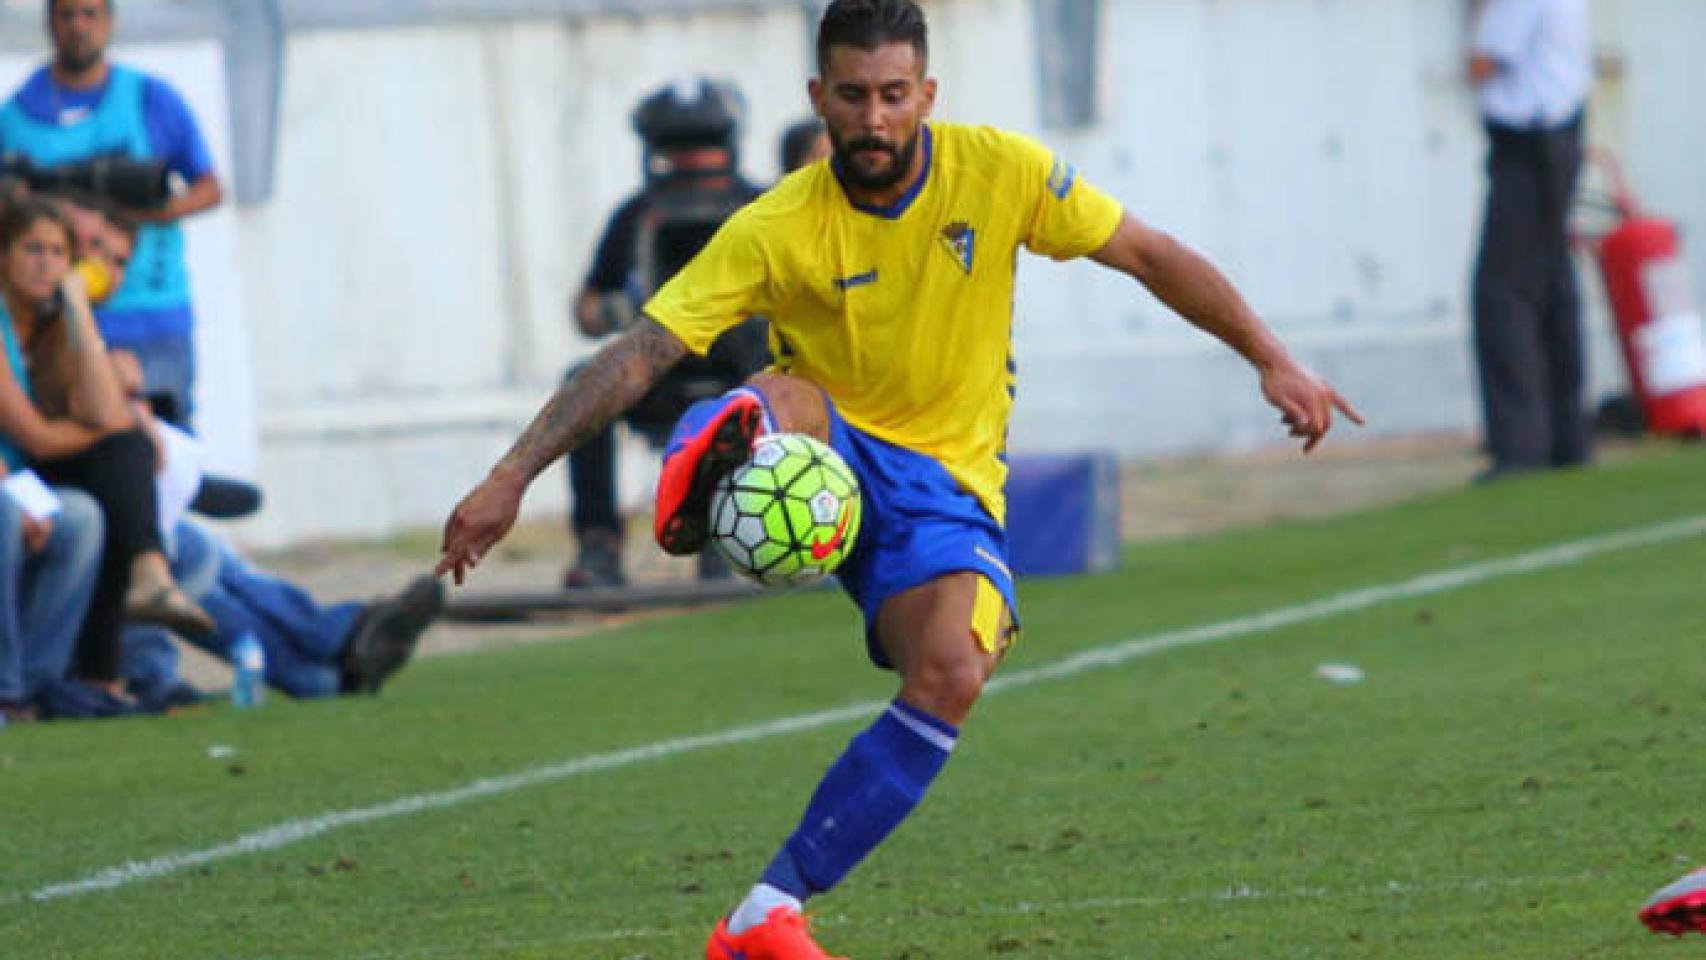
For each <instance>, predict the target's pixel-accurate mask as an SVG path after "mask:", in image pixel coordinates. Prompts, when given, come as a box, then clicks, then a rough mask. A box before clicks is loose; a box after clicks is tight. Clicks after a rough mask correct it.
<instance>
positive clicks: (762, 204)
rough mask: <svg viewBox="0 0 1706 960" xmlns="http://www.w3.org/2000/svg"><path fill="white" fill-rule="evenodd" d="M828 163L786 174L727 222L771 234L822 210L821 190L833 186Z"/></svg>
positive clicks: (821, 162) (813, 165) (808, 166)
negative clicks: (770, 232)
mask: <svg viewBox="0 0 1706 960" xmlns="http://www.w3.org/2000/svg"><path fill="white" fill-rule="evenodd" d="M834 180H835V174H833V173H831V172H830V169H829V163H828V162H827V161H818V162H817V163H813V164H809V165H807V166H804V167H801V168H800V169H798V170H795V171H794V172H793V173H790V174H788V175H787V176H785V177H783V178H782V179H781V180H778V181H776V183H774V184H772V185H771V187H770V189H768V190H765V191H764V192H763V193H760V194H759V195H758V196H756V197H754V198H753V199H752V201H751V202H750V203H748V204H747V205H746V206H744V207H741V208H740V210H739V211H737V212H736V213H735V215H734V216H733V217H730V218H729V220H730V222H731V223H735V224H737V226H738V227H739V228H741V229H757V230H760V231H774V230H777V229H779V228H782V227H785V226H787V225H789V224H791V223H795V222H798V221H799V219H800V218H801V217H805V216H810V215H812V214H813V213H814V212H815V211H817V210H819V209H821V207H822V204H823V198H824V191H825V190H826V189H828V188H829V187H832V186H834Z"/></svg>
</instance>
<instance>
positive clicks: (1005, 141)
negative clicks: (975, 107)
mask: <svg viewBox="0 0 1706 960" xmlns="http://www.w3.org/2000/svg"><path fill="white" fill-rule="evenodd" d="M930 130H931V133H932V134H933V135H934V136H935V137H936V140H937V143H938V149H939V150H940V151H941V152H942V153H943V154H944V155H958V156H959V158H960V159H963V160H967V161H970V162H974V163H986V162H993V161H1024V160H1028V159H1032V158H1034V157H1035V156H1036V155H1037V154H1039V153H1040V154H1044V155H1046V154H1048V153H1049V149H1048V148H1047V147H1045V146H1043V145H1042V143H1041V142H1039V141H1038V140H1036V139H1035V138H1033V137H1030V136H1027V135H1025V134H1023V133H1019V132H1017V131H1014V130H1008V129H1006V128H1005V127H994V126H990V125H988V124H971V123H949V122H942V121H931V123H930Z"/></svg>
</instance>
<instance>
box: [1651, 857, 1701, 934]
mask: <svg viewBox="0 0 1706 960" xmlns="http://www.w3.org/2000/svg"><path fill="white" fill-rule="evenodd" d="M1640 918H1641V922H1642V923H1644V924H1646V925H1647V926H1648V927H1651V928H1652V930H1653V932H1654V933H1669V934H1673V935H1675V936H1679V937H1680V936H1682V935H1683V934H1685V933H1688V932H1690V931H1699V932H1701V933H1706V869H1700V870H1696V871H1694V872H1693V873H1690V874H1689V875H1687V876H1685V877H1683V878H1682V879H1680V880H1677V881H1676V882H1674V883H1672V884H1671V885H1670V886H1668V887H1665V888H1664V889H1662V890H1660V891H1659V892H1658V893H1655V894H1653V895H1652V896H1651V897H1648V898H1647V902H1646V903H1644V904H1642V905H1641V912H1640Z"/></svg>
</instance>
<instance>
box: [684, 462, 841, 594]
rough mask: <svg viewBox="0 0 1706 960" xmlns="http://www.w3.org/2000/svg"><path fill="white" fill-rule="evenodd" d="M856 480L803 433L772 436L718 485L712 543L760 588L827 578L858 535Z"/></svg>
mask: <svg viewBox="0 0 1706 960" xmlns="http://www.w3.org/2000/svg"><path fill="white" fill-rule="evenodd" d="M859 514H860V500H859V480H858V478H857V477H855V476H854V475H853V470H852V469H851V468H850V467H848V466H847V461H845V460H843V459H841V455H840V454H838V453H836V452H835V451H834V450H831V449H830V448H829V447H828V446H827V445H825V444H823V443H820V442H819V441H818V440H816V439H815V438H813V437H809V436H806V435H805V434H802V433H773V434H770V435H769V436H766V437H762V438H760V439H759V440H758V442H757V443H755V444H753V447H752V458H751V459H749V460H748V461H747V462H746V463H744V464H741V465H740V466H739V467H736V468H735V469H734V470H731V471H729V473H728V474H727V475H726V476H724V477H723V478H722V479H721V480H719V481H718V482H717V490H716V493H715V494H713V495H712V497H711V542H712V543H715V544H716V545H717V549H718V550H721V551H722V553H723V556H725V557H727V558H728V560H729V563H730V565H732V566H733V567H734V568H735V569H736V570H738V571H740V572H741V573H742V574H745V575H746V576H748V577H751V578H752V579H754V580H757V581H758V582H759V583H762V584H765V585H766V586H782V585H786V584H799V583H807V582H810V581H812V580H816V579H817V578H819V577H821V576H823V575H825V574H827V573H830V572H832V571H834V570H835V568H836V567H837V566H840V564H841V561H842V560H844V559H845V558H846V557H847V554H848V553H849V552H850V551H851V550H852V549H853V540H854V538H855V537H857V536H858V534H859Z"/></svg>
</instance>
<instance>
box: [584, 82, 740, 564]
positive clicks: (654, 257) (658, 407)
mask: <svg viewBox="0 0 1706 960" xmlns="http://www.w3.org/2000/svg"><path fill="white" fill-rule="evenodd" d="M741 109H742V105H741V100H740V95H739V93H738V92H737V91H735V90H734V89H733V88H732V87H729V86H727V85H725V84H722V83H718V82H714V81H708V80H693V81H688V82H684V83H677V84H671V85H669V86H666V87H663V88H662V89H659V90H657V91H656V92H654V93H652V94H651V95H650V96H648V97H646V98H645V99H644V100H642V101H640V103H639V105H638V106H637V107H636V108H635V109H634V116H633V122H634V131H635V133H637V134H638V135H639V137H640V139H641V141H642V142H643V143H644V144H645V186H644V187H643V188H642V189H641V190H640V191H639V192H637V193H635V194H633V195H632V196H630V197H629V198H628V199H627V200H625V201H623V202H622V204H621V205H620V206H619V207H617V208H616V211H615V212H614V213H612V214H611V215H610V220H609V221H608V222H607V223H606V225H605V228H604V234H603V236H602V237H601V238H600V239H599V243H598V250H597V253H596V254H595V256H594V259H593V264H592V269H591V270H590V271H589V272H588V274H587V278H586V282H585V284H584V285H583V286H582V288H581V290H580V292H579V294H577V295H576V297H575V301H574V317H575V322H576V324H577V325H578V326H579V328H580V331H581V332H582V333H583V334H585V335H587V336H589V337H602V336H606V335H609V334H611V333H616V332H620V331H621V330H623V329H625V328H627V327H628V326H629V325H630V324H631V323H633V321H634V320H635V319H636V318H637V317H638V315H639V306H640V304H641V303H643V302H644V301H645V299H646V298H647V297H649V296H651V294H652V292H653V291H655V290H656V289H657V288H658V287H660V286H662V285H663V283H664V282H665V281H667V280H668V279H669V278H670V277H671V276H673V275H674V274H675V272H676V271H677V270H678V269H680V268H681V266H682V264H685V263H686V262H687V261H688V260H689V259H691V258H692V257H693V255H694V254H695V253H698V252H699V248H701V247H703V246H704V245H705V243H706V242H707V241H708V240H710V239H711V235H712V234H713V233H715V232H716V230H717V228H718V227H719V226H721V225H722V222H723V221H724V220H725V219H727V218H728V217H729V215H730V214H732V213H734V212H735V211H736V210H738V209H739V208H740V207H742V206H744V205H745V204H746V203H747V202H748V201H750V200H751V199H752V198H753V197H756V196H757V195H758V193H759V191H758V188H757V187H755V186H753V185H752V184H751V183H749V182H748V181H747V180H746V178H745V177H743V176H741V174H740V173H739V171H738V169H737V157H736V151H735V141H736V137H737V134H738V132H739V125H740V113H741ZM764 336H765V334H764V322H763V321H762V320H758V319H753V320H749V321H747V322H746V323H745V324H743V325H741V326H739V327H737V328H735V329H734V330H731V331H729V332H728V333H727V334H725V335H724V336H723V338H722V339H720V340H718V341H717V343H716V344H715V345H714V346H713V347H712V348H711V351H710V355H709V356H707V357H705V358H689V359H687V360H685V361H683V362H682V363H681V364H680V365H679V366H678V367H676V368H675V369H674V370H673V371H672V372H671V373H670V374H669V375H668V376H666V377H665V378H664V380H663V381H662V382H661V383H660V384H658V386H657V388H656V389H654V390H653V391H652V392H651V393H649V394H647V395H646V397H645V399H643V400H641V401H640V403H639V404H638V405H636V406H635V407H634V408H633V409H632V410H630V411H629V412H628V414H627V416H626V418H625V421H626V422H627V424H628V425H629V427H630V428H632V429H633V430H635V431H636V432H638V433H639V434H640V435H642V436H644V437H646V438H647V440H649V441H650V442H651V443H652V444H653V445H654V446H662V444H663V441H664V439H665V438H666V437H667V436H668V433H669V429H670V426H671V425H672V424H674V422H675V420H676V418H678V417H680V416H681V413H682V411H684V410H686V409H687V407H688V406H689V405H690V404H692V403H693V402H694V401H696V400H700V399H703V398H705V397H713V396H717V395H718V394H720V393H722V392H723V391H724V390H727V389H729V388H730V387H733V386H735V385H737V384H739V383H741V382H743V381H744V380H745V378H746V377H747V376H749V375H750V374H752V373H755V372H756V371H758V370H759V369H761V368H763V366H764V365H765V364H766V363H768V362H769V355H768V351H767V350H766V348H765V343H764ZM579 369H580V368H579V366H576V367H574V368H571V369H570V370H569V374H568V375H569V376H570V377H572V376H574V375H575V373H576V372H577V371H578V370H579ZM567 467H568V475H569V496H570V500H571V505H572V506H571V511H570V518H569V519H570V527H571V529H572V530H573V532H574V534H575V539H576V541H577V542H578V544H579V551H580V552H579V554H578V556H577V559H576V561H575V564H574V566H572V567H571V568H570V569H569V570H568V572H567V573H566V574H564V577H563V585H564V586H566V587H605V586H618V585H621V584H622V583H624V582H625V577H624V576H623V573H622V539H623V537H622V517H621V515H620V513H619V512H618V510H617V504H616V439H615V434H614V432H613V428H611V427H606V428H605V429H604V430H603V431H601V432H600V433H599V434H598V435H597V436H596V437H594V438H593V439H592V440H591V441H590V442H588V443H586V444H585V445H583V446H581V447H580V448H578V449H577V450H575V452H574V453H572V454H570V455H569V458H568V463H567ZM704 556H705V557H712V560H711V561H705V560H704V559H703V557H702V559H701V564H700V573H701V575H702V576H717V575H722V574H723V573H724V571H723V570H722V569H721V568H720V567H719V566H718V565H717V564H716V563H715V562H714V561H715V558H714V557H713V556H712V555H711V554H710V553H707V554H705V555H704Z"/></svg>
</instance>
